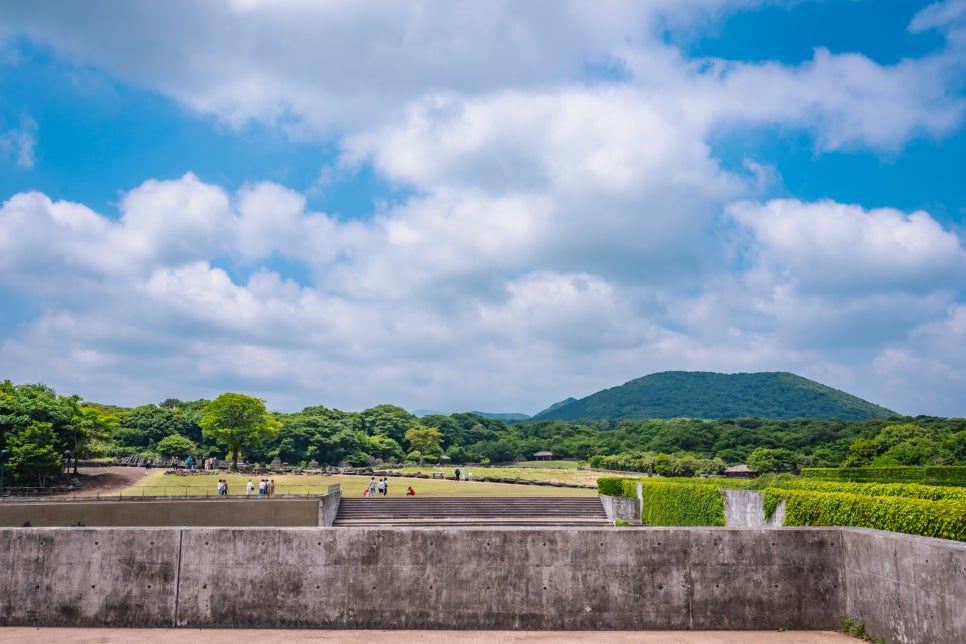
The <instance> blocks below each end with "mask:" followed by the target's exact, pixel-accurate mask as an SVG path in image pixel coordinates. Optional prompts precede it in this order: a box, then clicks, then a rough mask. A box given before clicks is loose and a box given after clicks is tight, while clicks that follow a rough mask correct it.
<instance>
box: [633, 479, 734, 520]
mask: <svg viewBox="0 0 966 644" xmlns="http://www.w3.org/2000/svg"><path fill="white" fill-rule="evenodd" d="M638 482H640V483H642V484H643V486H644V487H643V498H644V502H643V503H642V505H641V521H643V522H644V523H648V524H650V525H656V526H723V525H725V502H724V497H723V496H722V495H721V490H720V487H719V486H716V485H705V484H703V483H680V482H676V481H675V482H671V481H664V480H654V479H641V480H640V481H634V483H635V488H636V484H637V483H638Z"/></svg>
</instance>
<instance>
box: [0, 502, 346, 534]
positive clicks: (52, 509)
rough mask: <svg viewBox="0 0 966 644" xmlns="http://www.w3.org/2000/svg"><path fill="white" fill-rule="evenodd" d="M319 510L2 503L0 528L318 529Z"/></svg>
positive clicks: (285, 505)
mask: <svg viewBox="0 0 966 644" xmlns="http://www.w3.org/2000/svg"><path fill="white" fill-rule="evenodd" d="M321 509H322V508H321V502H320V500H319V497H300V498H273V499H259V498H257V497H253V498H251V499H245V498H235V499H231V500H225V499H217V498H212V499H197V500H195V499H192V500H185V499H171V500H162V499H154V500H145V501H133V500H132V501H116V502H113V501H70V502H61V503H43V502H41V503H3V504H0V526H3V527H24V526H28V527H34V528H39V527H60V526H89V527H94V526H97V527H151V526H173V527H181V526H228V527H231V526H237V527H242V526H264V527H299V526H318V525H319V521H320V510H321ZM329 525H331V523H330V524H329Z"/></svg>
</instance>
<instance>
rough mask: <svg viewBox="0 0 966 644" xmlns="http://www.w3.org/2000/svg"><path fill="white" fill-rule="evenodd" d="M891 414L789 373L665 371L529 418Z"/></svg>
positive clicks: (854, 416)
mask: <svg viewBox="0 0 966 644" xmlns="http://www.w3.org/2000/svg"><path fill="white" fill-rule="evenodd" d="M894 416H898V414H896V413H895V412H893V411H891V410H889V409H886V408H885V407H880V406H878V405H874V404H872V403H870V402H868V401H865V400H862V399H861V398H857V397H856V396H852V395H851V394H847V393H845V392H844V391H839V390H838V389H832V388H831V387H826V386H825V385H823V384H820V383H818V382H815V381H814V380H809V379H808V378H802V377H801V376H796V375H795V374H793V373H787V372H767V373H735V374H723V373H709V372H704V371H665V372H662V373H655V374H651V375H649V376H644V377H643V378H637V379H635V380H631V381H630V382H627V383H625V384H623V385H621V386H619V387H612V388H611V389H605V390H603V391H599V392H597V393H596V394H592V395H590V396H587V397H586V398H582V399H580V400H577V401H574V402H571V403H569V404H566V405H561V406H559V407H552V408H550V409H548V410H546V411H544V412H541V413H540V414H537V415H536V416H534V417H533V418H532V420H534V421H536V420H577V419H582V418H584V419H615V418H636V419H644V418H709V419H717V418H749V417H757V418H773V419H790V418H839V419H843V420H858V419H864V418H890V417H894Z"/></svg>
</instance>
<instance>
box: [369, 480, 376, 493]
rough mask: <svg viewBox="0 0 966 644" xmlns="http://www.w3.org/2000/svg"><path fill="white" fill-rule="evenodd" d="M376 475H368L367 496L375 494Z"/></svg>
mask: <svg viewBox="0 0 966 644" xmlns="http://www.w3.org/2000/svg"><path fill="white" fill-rule="evenodd" d="M376 487H377V485H376V477H375V476H370V477H369V496H376Z"/></svg>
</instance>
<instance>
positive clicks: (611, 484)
mask: <svg viewBox="0 0 966 644" xmlns="http://www.w3.org/2000/svg"><path fill="white" fill-rule="evenodd" d="M623 482H624V479H623V478H599V479H597V492H598V493H599V494H606V495H607V496H623V494H624V492H623V487H622V483H623Z"/></svg>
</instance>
